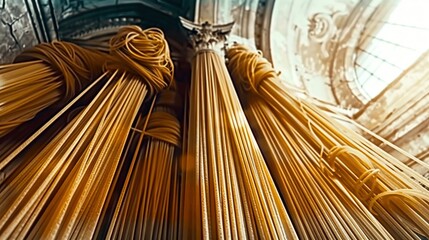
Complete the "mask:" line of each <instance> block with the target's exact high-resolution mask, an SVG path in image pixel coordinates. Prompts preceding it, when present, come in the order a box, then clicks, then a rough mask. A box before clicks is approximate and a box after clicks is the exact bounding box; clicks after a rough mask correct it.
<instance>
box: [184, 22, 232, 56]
mask: <svg viewBox="0 0 429 240" xmlns="http://www.w3.org/2000/svg"><path fill="white" fill-rule="evenodd" d="M180 22H181V23H182V26H183V27H184V28H185V29H187V30H188V32H189V38H190V40H191V42H192V45H193V47H194V49H195V50H196V51H199V50H203V49H213V50H220V49H221V48H222V46H223V44H224V42H225V40H226V37H227V35H228V34H229V33H230V32H231V29H232V26H233V25H234V22H230V23H227V24H219V25H212V24H210V23H209V22H204V23H203V24H196V23H193V22H191V21H189V20H187V19H184V18H180Z"/></svg>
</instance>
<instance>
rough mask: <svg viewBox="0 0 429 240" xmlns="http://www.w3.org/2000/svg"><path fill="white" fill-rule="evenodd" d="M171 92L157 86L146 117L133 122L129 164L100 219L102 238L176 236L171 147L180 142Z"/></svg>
mask: <svg viewBox="0 0 429 240" xmlns="http://www.w3.org/2000/svg"><path fill="white" fill-rule="evenodd" d="M177 96H178V95H177V94H176V93H175V92H173V91H169V90H168V91H163V92H161V93H160V95H159V96H157V99H156V105H155V108H154V110H153V111H150V112H149V114H148V116H147V117H146V118H142V117H139V119H138V121H137V125H136V127H134V128H133V132H132V134H133V136H132V139H133V138H134V139H135V140H134V147H131V149H132V150H133V151H130V155H132V156H131V158H132V160H131V164H130V167H129V169H128V172H127V176H126V179H125V181H124V183H123V184H122V185H121V186H120V189H121V190H120V196H119V198H118V200H117V201H116V202H115V203H114V206H113V209H114V213H113V214H111V216H109V217H108V221H107V222H106V224H105V225H106V226H108V227H107V229H108V231H107V233H106V234H105V235H103V237H104V238H108V239H111V238H114V239H123V238H131V239H141V238H146V239H177V238H178V226H179V224H178V223H179V222H178V220H179V219H178V214H179V206H178V204H179V199H178V196H179V182H178V179H179V177H178V173H179V171H178V170H179V159H178V158H179V156H180V155H179V152H178V151H177V149H178V148H179V147H180V146H181V135H180V123H179V121H178V119H177V117H176V115H177V114H179V113H178V112H177V111H175V109H180V106H178V104H180V100H179V99H178V97H177ZM128 146H133V145H128ZM126 149H127V152H128V151H129V150H130V148H129V147H127V148H126ZM126 155H127V154H124V157H126ZM112 191H116V189H113V188H112ZM112 194H114V193H113V192H112Z"/></svg>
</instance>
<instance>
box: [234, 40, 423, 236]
mask: <svg viewBox="0 0 429 240" xmlns="http://www.w3.org/2000/svg"><path fill="white" fill-rule="evenodd" d="M227 55H228V58H229V69H230V71H231V73H232V75H233V77H234V79H235V80H236V81H237V84H239V85H241V86H242V87H243V89H245V90H248V91H250V92H253V93H254V94H256V95H258V96H260V99H263V100H264V101H265V104H266V105H267V106H269V107H270V111H271V112H273V114H274V116H275V117H276V118H278V119H283V120H282V121H283V122H282V123H281V124H282V125H283V126H287V127H288V128H289V129H288V132H290V133H293V135H292V136H294V140H295V141H296V142H297V143H298V146H300V147H301V148H302V149H303V151H304V153H306V154H309V153H311V154H312V155H313V156H312V157H311V159H313V162H314V163H313V165H314V166H315V167H317V168H319V171H322V172H323V173H324V174H325V175H326V176H327V177H329V178H331V181H333V182H335V183H336V184H337V185H338V187H339V188H344V189H347V190H346V191H345V193H348V194H350V196H352V197H353V198H355V199H356V200H359V201H360V202H361V203H362V204H363V205H365V206H366V208H367V209H368V210H369V211H370V212H372V213H373V215H374V216H375V217H376V218H377V219H378V220H379V221H380V223H382V224H383V226H384V227H385V228H386V229H387V230H388V231H389V232H390V234H391V235H392V236H393V237H394V238H400V239H419V235H420V236H426V237H427V236H429V193H428V190H427V189H426V188H425V186H426V187H427V186H429V181H428V180H427V179H425V178H424V177H423V176H421V175H420V174H418V173H417V172H415V171H413V170H412V169H410V168H409V167H407V166H406V165H404V164H403V163H402V162H400V161H399V160H397V159H395V158H394V157H392V156H390V155H389V154H387V153H386V152H384V151H382V150H381V149H379V148H378V147H377V146H375V145H374V144H372V143H371V142H369V141H368V140H366V139H365V138H363V137H362V136H360V135H359V134H357V133H356V132H354V131H353V130H351V129H348V128H346V127H344V126H342V125H340V124H335V120H333V119H331V118H330V117H329V116H326V115H325V114H324V113H323V112H322V111H320V110H319V109H318V108H317V107H315V106H313V105H312V104H311V103H308V102H306V101H305V100H303V99H298V98H296V97H294V96H292V95H291V94H289V93H288V91H287V90H286V89H285V88H284V87H283V86H282V85H281V83H280V80H279V78H278V76H277V74H276V73H275V71H274V70H273V69H272V67H271V64H270V63H269V62H268V61H267V60H265V59H264V58H262V57H261V56H260V55H259V54H257V53H254V52H251V51H249V50H247V49H245V48H244V47H242V46H235V47H232V48H230V49H229V50H228V54H227ZM249 101H250V100H249ZM279 116H280V117H279ZM271 122H273V121H272V120H271ZM290 133H289V134H290ZM295 147H297V146H295ZM380 233H381V231H380Z"/></svg>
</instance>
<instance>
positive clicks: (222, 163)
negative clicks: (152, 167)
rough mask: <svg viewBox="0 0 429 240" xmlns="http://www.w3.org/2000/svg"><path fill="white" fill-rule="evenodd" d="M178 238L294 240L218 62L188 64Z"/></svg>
mask: <svg viewBox="0 0 429 240" xmlns="http://www.w3.org/2000/svg"><path fill="white" fill-rule="evenodd" d="M189 98H190V100H189V119H188V121H189V122H188V133H187V138H188V139H187V149H186V156H185V157H184V159H183V161H184V164H183V166H184V168H185V169H182V174H183V175H184V178H183V179H184V181H185V183H184V189H182V200H181V201H182V204H183V205H182V208H183V209H187V211H184V212H183V215H182V216H181V221H183V223H181V224H182V226H183V228H184V229H182V235H181V237H182V238H185V239H189V238H190V239H200V238H204V239H207V238H227V239H229V238H235V239H237V238H240V239H241V238H246V237H248V238H273V239H286V238H296V237H297V235H296V233H295V231H294V229H293V226H292V223H291V221H290V219H289V216H288V214H287V212H286V209H285V208H284V206H283V202H282V200H281V199H280V196H279V194H278V192H277V188H276V187H275V185H274V182H273V180H272V178H271V175H270V172H269V170H268V168H267V166H266V164H265V161H264V159H263V157H262V154H261V152H260V150H259V147H258V145H257V142H256V140H255V138H254V137H253V134H252V132H251V129H250V127H249V125H248V123H247V121H246V118H245V116H244V113H243V110H242V108H241V106H240V103H239V100H238V97H237V95H236V93H235V90H234V87H233V85H232V82H231V79H230V77H229V75H228V72H227V69H226V67H225V65H224V61H223V60H222V58H221V57H220V56H219V55H218V54H217V53H216V52H214V51H211V50H202V51H198V52H197V53H196V55H195V57H194V59H193V64H192V81H191V88H190V96H189Z"/></svg>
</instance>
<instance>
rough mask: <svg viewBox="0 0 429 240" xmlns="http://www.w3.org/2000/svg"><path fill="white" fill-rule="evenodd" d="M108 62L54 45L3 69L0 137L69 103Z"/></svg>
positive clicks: (66, 45)
mask: <svg viewBox="0 0 429 240" xmlns="http://www.w3.org/2000/svg"><path fill="white" fill-rule="evenodd" d="M105 59H106V55H105V54H101V53H98V52H95V51H90V50H87V49H84V48H82V47H79V46H77V45H74V44H72V43H67V42H59V41H54V42H52V43H42V44H39V45H37V46H35V47H33V48H31V49H29V50H26V51H24V52H23V53H22V54H20V55H19V56H18V57H17V58H16V59H15V63H12V64H9V65H2V66H0V109H1V111H0V137H2V136H4V135H6V134H7V133H9V132H10V131H12V130H13V129H15V128H16V127H17V126H19V125H20V124H22V123H23V122H26V121H28V120H30V119H32V118H33V117H34V116H35V115H36V114H37V113H38V112H40V111H41V110H43V109H44V108H46V107H49V106H51V105H53V104H54V103H57V102H58V101H60V100H63V101H64V102H67V101H69V100H70V99H71V98H72V97H74V96H75V95H76V94H77V93H79V92H80V91H81V90H82V89H83V88H85V87H86V86H87V85H88V84H89V83H90V82H91V81H92V80H94V79H95V78H97V77H99V76H100V74H101V72H102V67H103V62H104V61H105Z"/></svg>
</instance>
